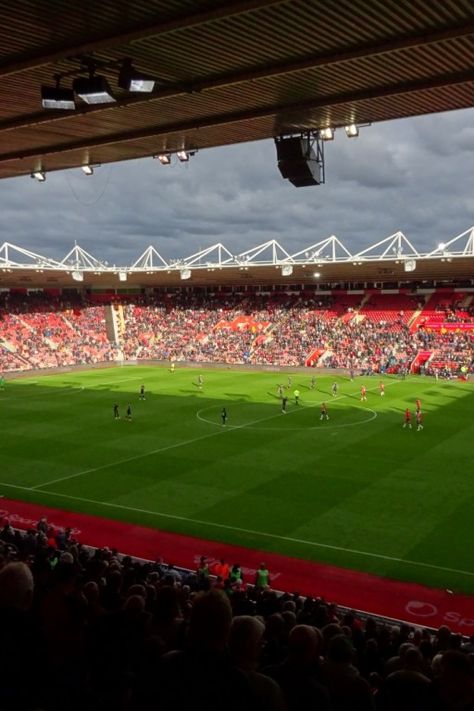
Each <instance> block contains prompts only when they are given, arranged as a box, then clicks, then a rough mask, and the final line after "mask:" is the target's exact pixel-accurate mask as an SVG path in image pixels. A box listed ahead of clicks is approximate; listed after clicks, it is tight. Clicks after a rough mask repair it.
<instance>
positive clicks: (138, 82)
mask: <svg viewBox="0 0 474 711" xmlns="http://www.w3.org/2000/svg"><path fill="white" fill-rule="evenodd" d="M155 83H156V80H155V79H153V77H150V76H148V75H147V74H142V73H141V72H138V71H137V70H136V69H134V67H133V65H132V60H131V59H124V60H123V63H122V68H121V69H120V73H119V78H118V85H119V87H120V88H121V89H125V91H131V92H140V93H142V94H149V93H150V92H152V91H153V89H154V88H155Z"/></svg>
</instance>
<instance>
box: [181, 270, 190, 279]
mask: <svg viewBox="0 0 474 711" xmlns="http://www.w3.org/2000/svg"><path fill="white" fill-rule="evenodd" d="M179 276H180V277H181V279H182V280H183V281H185V280H186V279H191V269H181V270H180V272H179Z"/></svg>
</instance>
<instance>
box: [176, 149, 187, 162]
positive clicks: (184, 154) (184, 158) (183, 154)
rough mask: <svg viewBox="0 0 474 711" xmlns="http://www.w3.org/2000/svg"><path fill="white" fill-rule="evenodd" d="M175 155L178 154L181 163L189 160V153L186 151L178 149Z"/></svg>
mask: <svg viewBox="0 0 474 711" xmlns="http://www.w3.org/2000/svg"><path fill="white" fill-rule="evenodd" d="M176 155H177V156H178V158H179V160H180V161H181V163H186V162H187V161H188V160H189V154H188V153H187V151H184V150H182V151H178V152H177V153H176Z"/></svg>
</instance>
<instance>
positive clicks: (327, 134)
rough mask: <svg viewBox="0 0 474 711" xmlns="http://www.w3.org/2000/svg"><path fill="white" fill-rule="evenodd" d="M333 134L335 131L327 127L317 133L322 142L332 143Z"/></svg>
mask: <svg viewBox="0 0 474 711" xmlns="http://www.w3.org/2000/svg"><path fill="white" fill-rule="evenodd" d="M334 133H335V130H334V128H333V127H332V126H328V127H327V128H321V129H320V131H319V135H320V137H321V138H322V139H323V141H334Z"/></svg>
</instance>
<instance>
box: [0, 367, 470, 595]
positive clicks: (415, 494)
mask: <svg viewBox="0 0 474 711" xmlns="http://www.w3.org/2000/svg"><path fill="white" fill-rule="evenodd" d="M199 373H202V375H203V378H204V385H203V388H202V390H199V388H198V386H197V376H198V374H199ZM311 374H312V373H311V372H308V373H294V374H292V376H291V377H292V385H291V388H289V389H288V391H287V392H288V397H289V401H288V408H287V410H288V411H287V413H286V414H282V412H281V404H280V400H279V398H278V395H277V386H278V384H279V383H283V384H284V385H286V384H287V379H288V374H286V373H285V374H282V373H271V372H256V371H251V372H249V371H240V370H237V371H234V370H230V369H221V370H214V369H213V370H202V371H200V370H197V369H184V368H179V367H177V368H176V372H174V373H170V372H169V370H168V369H167V368H162V367H148V366H147V367H142V366H134V367H122V368H114V369H101V370H93V371H87V372H85V371H81V372H79V371H76V372H73V373H67V374H58V375H47V376H42V377H36V378H35V379H33V378H24V379H23V378H22V379H18V380H15V381H9V382H8V383H7V385H6V388H5V390H3V391H1V392H0V402H1V408H0V431H1V442H2V444H1V448H0V470H1V474H0V492H1V493H3V494H4V495H5V496H9V497H11V498H16V499H21V500H24V501H32V502H39V503H42V504H44V505H48V506H56V507H60V508H63V509H68V510H73V511H81V512H86V513H91V514H96V515H99V516H103V517H108V518H115V519H121V520H125V521H130V522H136V523H139V524H142V525H148V526H154V527H157V528H162V529H166V530H169V531H176V532H180V533H183V534H189V535H194V536H199V537H201V538H207V539H211V540H218V541H225V542H227V543H234V544H237V545H240V546H246V547H249V548H258V549H260V550H268V551H274V552H279V553H282V554H286V555H292V556H296V557H300V558H304V559H308V560H317V561H321V562H325V563H331V564H334V565H339V566H343V567H347V568H353V569H357V570H362V571H367V572H371V573H376V574H380V575H385V576H388V577H392V578H399V579H403V580H413V581H417V582H420V583H424V584H428V585H433V586H438V587H444V588H451V589H456V590H459V591H464V592H471V593H472V592H474V556H473V541H474V515H473V512H474V467H473V464H472V458H473V457H472V455H473V442H474V421H473V413H474V388H473V386H472V384H470V383H461V382H454V381H453V382H449V383H445V382H443V383H442V382H439V383H436V382H435V381H434V380H431V379H429V378H426V379H423V378H416V377H409V378H407V380H405V381H399V380H396V379H395V378H390V377H386V378H384V383H385V392H386V394H385V397H383V398H382V397H381V396H380V394H379V379H378V378H375V377H372V378H365V379H363V378H357V379H356V380H355V381H354V382H350V380H349V379H348V378H344V377H340V376H338V377H329V376H318V375H317V385H316V389H311V388H310V379H311ZM334 380H336V381H337V383H338V393H337V397H333V396H332V394H331V385H332V383H333V382H334ZM142 383H143V384H144V385H145V388H146V400H145V401H141V400H140V399H139V389H140V385H141V384H142ZM362 384H365V385H366V387H367V396H368V397H367V402H361V401H360V397H359V390H360V386H361V385H362ZM295 389H298V390H299V391H300V393H301V395H300V404H299V405H298V406H297V405H295V403H294V398H293V391H294V390H295ZM417 397H419V398H421V401H422V408H423V412H424V429H423V431H420V432H418V431H417V430H416V426H415V424H414V425H413V429H412V430H409V429H404V428H403V427H402V424H403V412H404V409H405V408H406V407H407V406H408V407H410V408H411V410H412V411H414V409H415V399H416V398H417ZM322 401H325V402H327V403H328V408H329V416H330V419H329V421H323V422H322V421H321V420H320V404H321V402H322ZM115 402H117V403H118V404H119V406H120V415H121V419H119V420H115V419H114V417H113V405H114V403H115ZM129 403H130V404H131V407H132V421H128V420H127V419H125V414H126V407H127V405H128V404H129ZM222 407H226V409H227V413H228V420H227V424H226V425H225V426H223V425H222V423H221V410H222Z"/></svg>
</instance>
